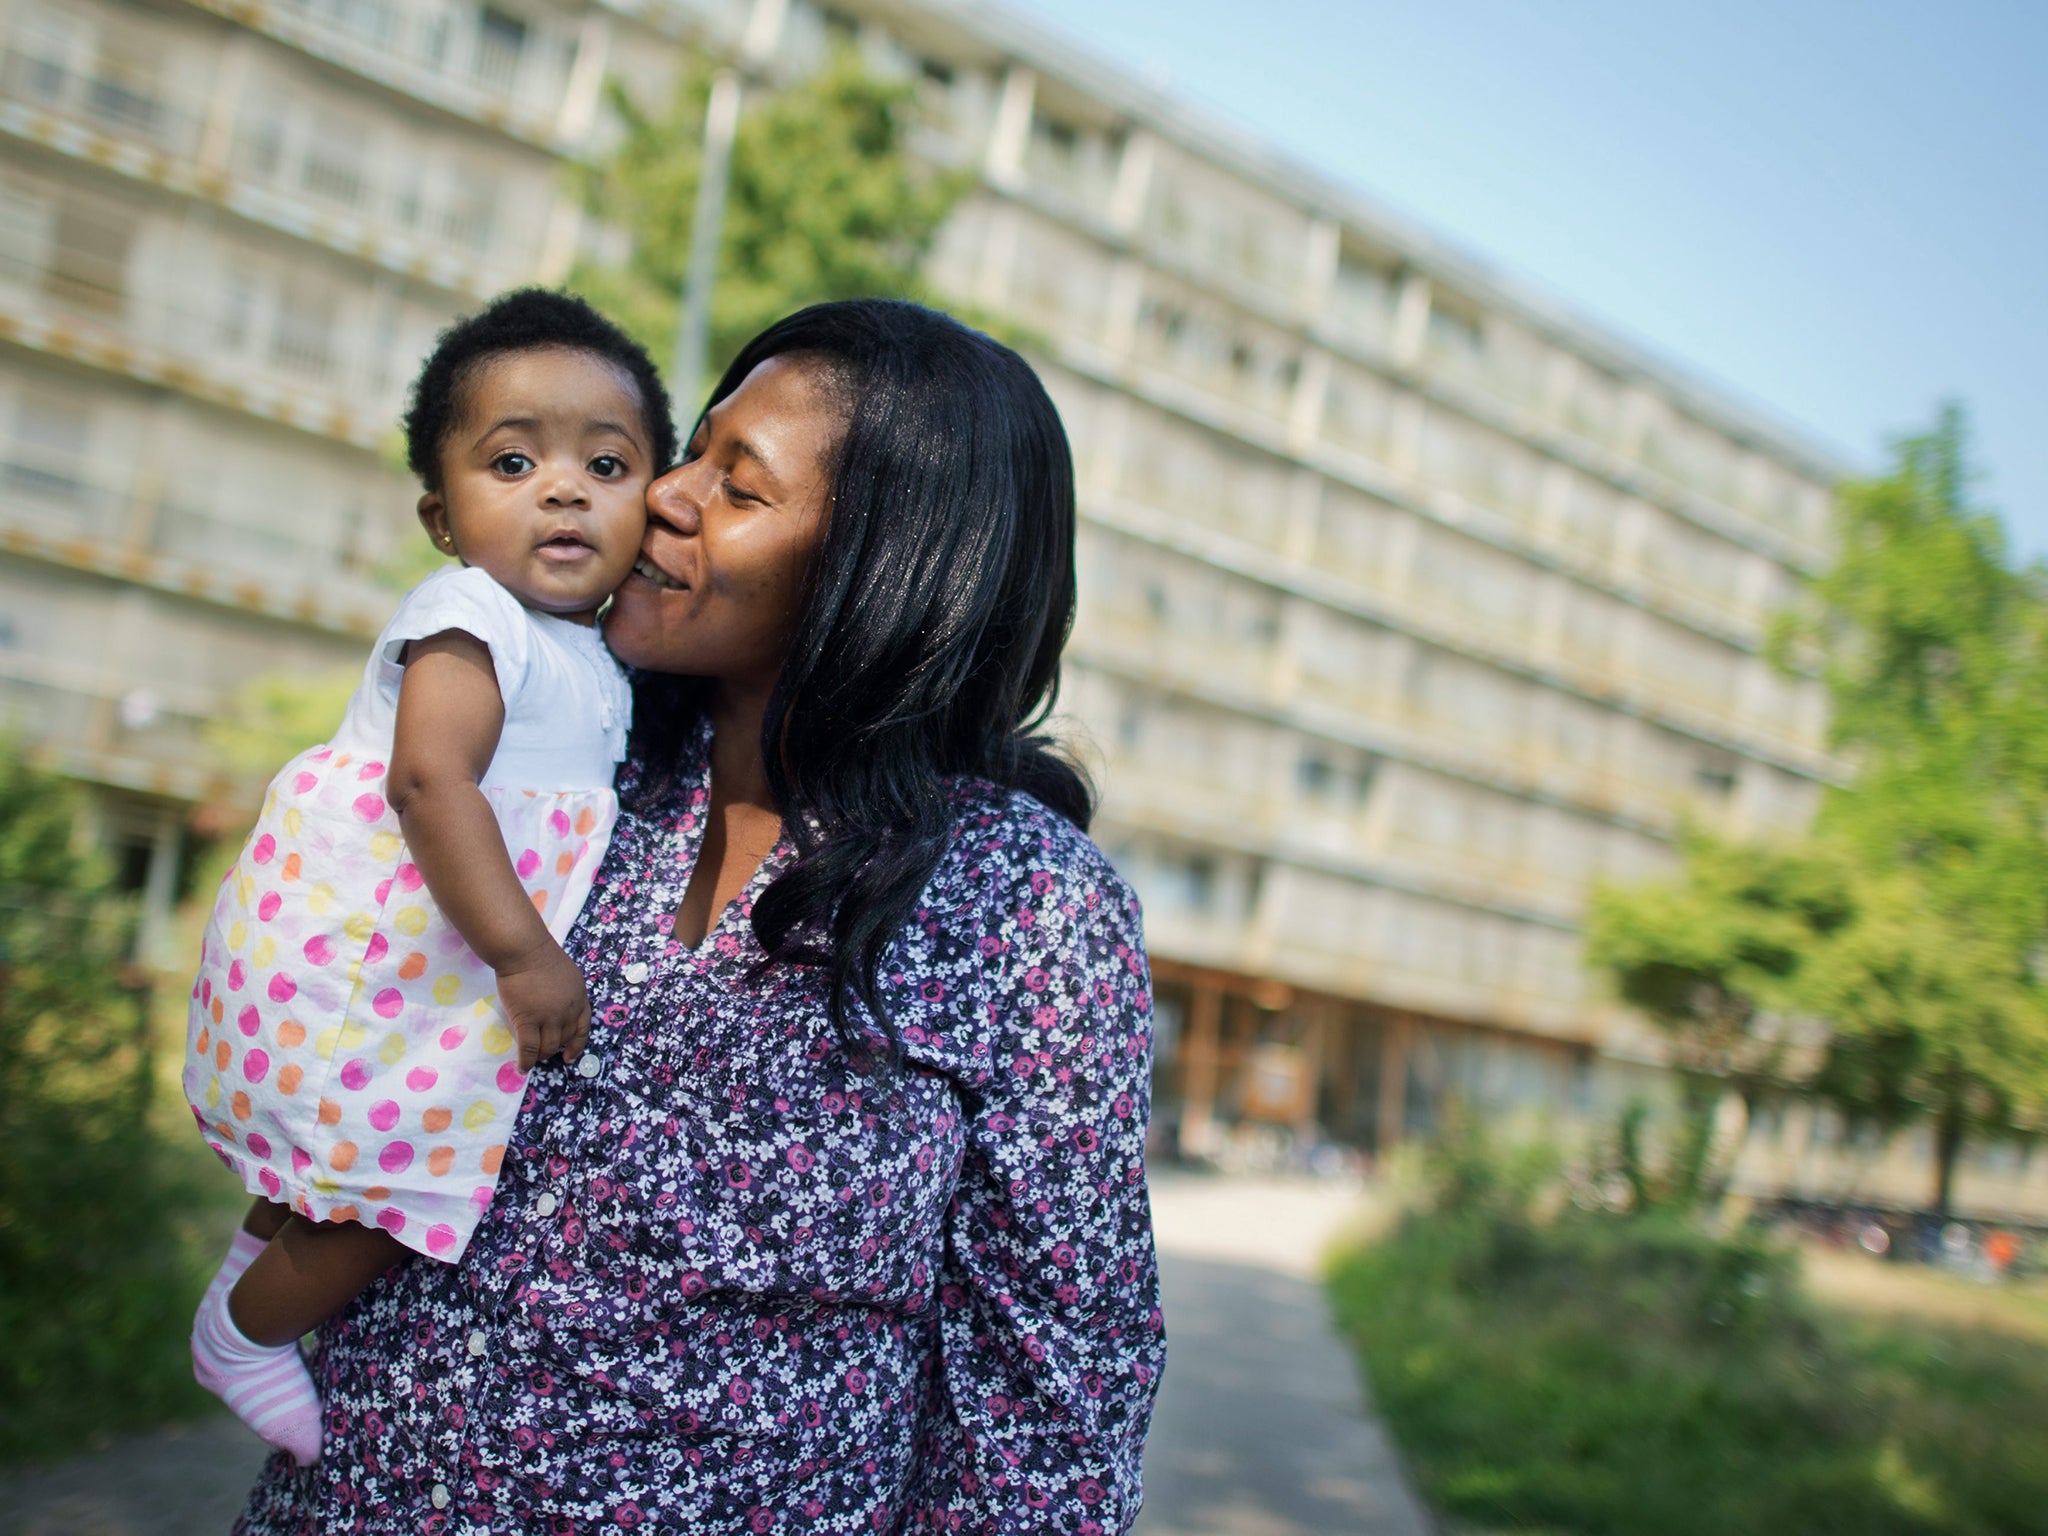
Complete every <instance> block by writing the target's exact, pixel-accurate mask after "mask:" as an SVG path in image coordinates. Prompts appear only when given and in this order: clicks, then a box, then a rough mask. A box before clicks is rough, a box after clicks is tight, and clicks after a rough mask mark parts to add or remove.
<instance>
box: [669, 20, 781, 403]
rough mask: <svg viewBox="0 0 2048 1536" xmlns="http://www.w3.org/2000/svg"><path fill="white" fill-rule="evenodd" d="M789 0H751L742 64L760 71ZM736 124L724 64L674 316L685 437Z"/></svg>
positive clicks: (731, 83) (676, 381)
mask: <svg viewBox="0 0 2048 1536" xmlns="http://www.w3.org/2000/svg"><path fill="white" fill-rule="evenodd" d="M788 10H789V0H754V8H753V12H752V14H751V15H750V16H749V17H748V19H747V32H746V37H745V40H744V41H743V42H742V43H741V46H740V66H741V67H742V68H745V69H747V70H749V71H755V70H759V69H760V68H761V67H762V66H764V65H765V64H766V63H767V61H768V58H769V56H770V55H771V54H773V53H774V51H775V45H776V42H777V40H778V39H779V38H780V37H781V35H782V21H783V17H784V16H785V15H786V14H787V12H788ZM739 123H740V70H739V69H737V68H733V67H730V66H728V67H727V68H724V69H721V70H719V71H718V73H717V74H715V75H713V76H712V77H711V99H710V101H709V102H707V103H706V104H705V107H704V152H703V159H702V163H701V166H700V169H699V171H698V175H697V202H696V206H695V208H694V209H693V210H692V211H691V214H690V266H689V271H688V273H687V275H686V276H685V277H684V279H683V295H682V299H683V302H682V306H681V309H680V311H679V313H678V314H677V316H676V351H675V363H674V366H673V367H672V368H671V369H670V371H669V388H670V391H671V395H672V398H673V400H674V403H675V411H676V434H677V437H678V440H679V441H682V442H688V441H689V437H690V433H691V431H692V430H693V429H694V428H695V427H696V425H697V410H698V407H699V404H700V403H701V401H702V399H703V392H704V370H705V362H706V359H707V358H708V357H709V356H710V352H711V292H712V289H713V288H714V287H716V286H717V283H718V237H719V234H720V232H721V231H722V230H723V228H724V226H725V194H726V188H727V186H728V185H729V184H730V182H731V179H732V144H733V138H734V135H735V134H736V133H737V132H738V130H739Z"/></svg>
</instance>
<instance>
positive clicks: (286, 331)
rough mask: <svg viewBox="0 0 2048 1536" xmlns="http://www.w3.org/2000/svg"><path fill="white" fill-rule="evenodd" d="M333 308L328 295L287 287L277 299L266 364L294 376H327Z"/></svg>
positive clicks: (330, 361) (331, 360) (331, 362)
mask: <svg viewBox="0 0 2048 1536" xmlns="http://www.w3.org/2000/svg"><path fill="white" fill-rule="evenodd" d="M337 307H338V306H337V305H336V304H335V301H334V297H333V295H331V294H324V293H315V292H313V291H311V290H309V289H305V288H297V287H287V288H286V289H285V290H284V292H283V293H282V294H281V295H280V296H279V303H278V308H277V325H276V327H275V329H274V330H273V331H272V332H271V337H270V360H271V361H272V362H274V363H276V364H277V365H278V366H279V367H280V368H288V369H290V370H291V371H292V372H294V373H305V374H313V375H316V376H317V375H323V374H326V373H329V372H331V371H332V369H333V367H334V323H335V319H336V317H337V316H336V311H337Z"/></svg>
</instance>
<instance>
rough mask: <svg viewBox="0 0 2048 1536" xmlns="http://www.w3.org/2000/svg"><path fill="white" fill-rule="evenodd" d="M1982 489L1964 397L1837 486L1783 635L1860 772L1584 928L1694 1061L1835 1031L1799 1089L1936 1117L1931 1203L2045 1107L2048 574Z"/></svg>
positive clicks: (1759, 1056)
mask: <svg viewBox="0 0 2048 1536" xmlns="http://www.w3.org/2000/svg"><path fill="white" fill-rule="evenodd" d="M1970 478H1971V477H1970V472H1969V468H1968V455H1967V451H1966V442H1965V432H1964V426H1963V421H1962V417H1961V413H1960V412H1959V411H1957V410H1955V409H1953V408H1950V409H1948V410H1945V411H1944V412H1943V413H1942V415H1941V417H1940V419H1939V421H1938V422H1937V424H1936V425H1935V427H1934V429H1933V430H1932V431H1931V432H1929V433H1927V434H1925V435H1922V436H1917V437H1910V438H1906V439H1903V440H1901V441H1900V442H1899V443H1898V444H1897V445H1896V462H1895V464H1894V466H1893V469H1892V471H1891V473H1889V474H1887V475H1885V476H1883V477H1882V478H1879V479H1874V480H1868V481H1860V482H1851V483H1849V484H1846V485H1844V486H1843V487H1842V488H1841V491H1840V495H1839V498H1838V511H1837V523H1836V534H1837V547H1836V558H1835V561H1834V564H1833V565H1832V566H1831V567H1830V569H1829V570H1828V571H1827V572H1826V573H1825V574H1824V575H1822V576H1820V577H1818V578H1816V579H1815V580H1814V581H1813V582H1811V583H1810V584H1809V587H1808V589H1807V593H1806V601H1805V603H1804V605H1803V606H1802V607H1801V608H1800V609H1799V610H1798V611H1796V612H1795V613H1793V614H1790V615H1787V616H1786V617H1785V619H1784V620H1783V621H1782V623H1781V625H1780V630H1779V633H1778V635H1777V637H1776V644H1777V648H1778V651H1779V655H1780V658H1781V660H1783V659H1787V658H1791V657H1795V656H1798V657H1803V658H1806V659H1807V660H1810V661H1812V662H1814V663H1816V664H1817V665H1818V667H1819V669H1820V675H1821V676H1822V678H1823V679H1824V681H1825V684H1826V688H1827V694H1828V700H1829V704H1830V708H1831V722H1832V723H1831V730H1832V741H1833V745H1834V747H1835V749H1836V750H1837V751H1838V752H1839V753H1840V754H1841V755H1842V757H1843V758H1844V760H1845V761H1847V762H1848V763H1849V764H1851V765H1852V768H1853V778H1852V780H1851V782H1850V783H1849V784H1847V785H1846V786H1842V787H1837V788H1831V789H1830V790H1829V791H1828V792H1827V793H1826V794H1825V796H1824V797H1823V801H1822V806H1821V812H1820V815H1819V817H1818V820H1817V822H1816V825H1815V827H1814V830H1813V835H1812V837H1811V838H1810V839H1809V840H1808V841H1807V842H1805V843H1804V844H1803V845H1800V846H1797V847H1792V848H1778V849H1759V848H1745V847H1741V846H1739V845H1730V844H1727V843H1722V842H1718V841H1715V840H1713V839H1705V838H1698V837H1695V838H1693V839H1692V840H1690V841H1689V842H1688V844H1687V846H1686V850H1685V851H1686V856H1687V864H1686V871H1685V874H1684V875H1683V876H1682V877H1681V879H1680V880H1679V881H1677V882H1675V883H1673V884H1670V885H1666V886H1653V887H1647V888H1644V889H1641V890H1637V891H1631V892H1618V891H1617V892H1608V893H1605V894H1603V896H1602V897H1601V898H1599V899H1598V900H1596V902H1595V904H1594V908H1593V920H1592V924H1591V928H1590V932H1589V948H1590V952H1591V956H1592V959H1593V962H1594V963H1595V964H1596V965H1598V966H1600V967H1601V968H1603V969H1605V970H1606V971H1607V972H1608V973H1609V974H1610V975H1611V976H1612V977H1613V978H1614V980H1615V982H1616V985H1617V987H1618V989H1619V990H1620V992H1621V994H1622V996H1623V997H1624V998H1625V999H1627V1000H1628V1001H1629V1002H1631V1003H1633V1004H1634V1005H1635V1006H1637V1007H1638V1008H1640V1009H1641V1010H1642V1011H1643V1012H1644V1013H1645V1014H1647V1015H1648V1016H1649V1017H1650V1018H1652V1019H1653V1020H1655V1021H1656V1022H1657V1023H1659V1024H1660V1025H1661V1026H1663V1027H1664V1028H1665V1029H1666V1030H1667V1031H1668V1032H1669V1033H1670V1034H1671V1037H1672V1039H1673V1041H1674V1051H1675V1055H1676V1057H1677V1060H1678V1062H1679V1065H1680V1066H1681V1067H1682V1068H1686V1069H1689V1070H1691V1071H1693V1072H1694V1073H1695V1074H1696V1075H1698V1074H1706V1075H1717V1076H1720V1077H1722V1078H1723V1079H1724V1080H1726V1079H1729V1078H1732V1079H1734V1080H1736V1081H1737V1082H1738V1083H1739V1082H1740V1080H1741V1078H1742V1074H1743V1073H1744V1072H1746V1071H1751V1070H1754V1069H1755V1068H1756V1067H1757V1066H1759V1065H1760V1066H1761V1068H1762V1069H1763V1070H1765V1071H1766V1072H1775V1073H1784V1072H1785V1063H1784V1062H1783V1060H1782V1059H1773V1058H1772V1057H1771V1055H1770V1053H1769V1052H1768V1050H1767V1049H1766V1041H1767V1039H1768V1038H1769V1035H1770V1030H1769V1029H1768V1028H1766V1029H1762V1030H1760V1029H1759V1025H1768V1024H1769V1023H1770V1021H1771V1019H1772V1018H1773V1016H1777V1017H1782V1016H1785V1015H1803V1016H1806V1017H1810V1018H1813V1019H1815V1020H1816V1021H1819V1022H1821V1023H1824V1024H1825V1026H1826V1029H1827V1044H1826V1048H1825V1050H1824V1051H1823V1052H1822V1053H1821V1054H1820V1055H1819V1056H1818V1058H1817V1059H1816V1063H1815V1066H1814V1068H1813V1070H1812V1071H1811V1072H1810V1073H1807V1074H1804V1075H1803V1076H1802V1077H1801V1083H1802V1086H1804V1087H1807V1088H1809V1089H1811V1090H1813V1091H1815V1092H1817V1093H1820V1094H1823V1095H1826V1096H1827V1097H1829V1098H1832V1099H1834V1100H1836V1101H1837V1102H1839V1103H1841V1104H1843V1105H1844V1106H1845V1107H1846V1108H1847V1109H1848V1110H1849V1111H1850V1112H1851V1113H1852V1114H1853V1115H1856V1116H1859V1117H1863V1118H1866V1119H1871V1120H1875V1121H1877V1122H1879V1123H1880V1124H1883V1125H1886V1126H1895V1125H1897V1124H1899V1123H1901V1122H1902V1121H1903V1120H1905V1119H1907V1118H1908V1117H1910V1116H1914V1115H1926V1116H1929V1117H1931V1118H1932V1120H1933V1122H1934V1125H1935V1128H1936V1136H1935V1146H1936V1153H1937V1174H1936V1186H1935V1189H1934V1191H1933V1200H1934V1204H1935V1206H1936V1208H1937V1209H1946V1208H1947V1206H1948V1204H1949V1201H1950V1197H1951V1194H1952V1186H1953V1176H1954V1168H1955V1162H1956V1158H1957V1155H1958V1153H1959V1152H1960V1150H1961V1147H1962V1146H1963V1144H1964V1142H1965V1140H1966V1139H1967V1138H1968V1137H1969V1136H1970V1135H1972V1134H1978V1133H1982V1132H1985V1131H1999V1130H2005V1129H2009V1128H2010V1127H2011V1126H2012V1125H2013V1124H2014V1123H2015V1121H2016V1119H2017V1120H2020V1121H2025V1120H2027V1119H2029V1118H2036V1119H2037V1118H2038V1117H2039V1116H2040V1115H2041V1114H2042V1113H2043V1112H2044V1110H2048V986H2044V981H2048V977H2044V974H2043V968H2044V966H2048V579H2044V576H2043V573H2042V572H2041V571H2039V570H2038V569H2022V568H2020V567H2018V566H2017V565H2016V564H2015V563H2014V562H2013V560H2012V558H2011V556H2010V554H2009V552H2008V550H2007V547H2006V543H2005V537H2004V533H2003V530H2002V529H2001V527H2000V525H1999V523H1998V520H1997V519H1996V518H1995V517H1993V516H1991V515H1990V514H1988V513H1986V512H1984V511H1982V510H1981V509H1979V508H1977V507H1975V506H1974V505H1973V504H1972V503H1971V501H1970V497H1969V485H1970ZM1816 901H1818V902H1819V905H1815V904H1814V903H1815V902H1816ZM1802 923H1804V924H1806V925H1807V930H1806V931H1805V932H1804V933H1803V934H1802V932H1801V930H1800V925H1801V924H1802Z"/></svg>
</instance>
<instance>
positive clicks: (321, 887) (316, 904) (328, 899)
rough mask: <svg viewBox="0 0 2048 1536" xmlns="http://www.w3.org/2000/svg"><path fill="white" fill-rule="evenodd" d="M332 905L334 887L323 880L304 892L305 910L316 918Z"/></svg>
mask: <svg viewBox="0 0 2048 1536" xmlns="http://www.w3.org/2000/svg"><path fill="white" fill-rule="evenodd" d="M333 905H334V887H333V886H331V885H329V884H327V883H326V882H325V881H324V880H323V881H322V882H321V883H320V884H318V885H316V886H314V887H313V889H311V890H310V891H308V892H306V910H307V911H308V912H311V913H313V914H314V915H315V916H316V917H317V916H318V915H319V914H320V913H322V912H325V911H327V910H328V909H329V908H331V907H332V906H333Z"/></svg>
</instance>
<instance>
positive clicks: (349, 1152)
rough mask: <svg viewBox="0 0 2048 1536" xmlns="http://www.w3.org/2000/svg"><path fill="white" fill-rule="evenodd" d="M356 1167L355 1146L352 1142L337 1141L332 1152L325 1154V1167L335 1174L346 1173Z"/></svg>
mask: <svg viewBox="0 0 2048 1536" xmlns="http://www.w3.org/2000/svg"><path fill="white" fill-rule="evenodd" d="M355 1165H356V1144H355V1143H354V1142H352V1141H337V1142H336V1143H335V1144H334V1150H333V1151H332V1152H330V1153H328V1154H327V1166H328V1167H330V1168H332V1169H334V1170H335V1171H336V1172H337V1173H347V1172H348V1171H349V1169H351V1168H353V1167H355Z"/></svg>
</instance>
